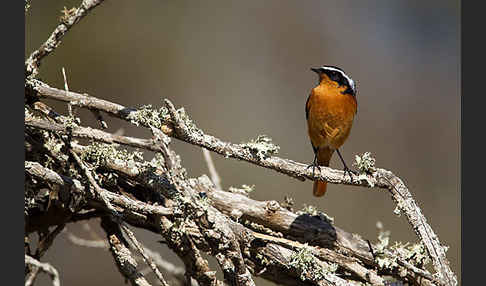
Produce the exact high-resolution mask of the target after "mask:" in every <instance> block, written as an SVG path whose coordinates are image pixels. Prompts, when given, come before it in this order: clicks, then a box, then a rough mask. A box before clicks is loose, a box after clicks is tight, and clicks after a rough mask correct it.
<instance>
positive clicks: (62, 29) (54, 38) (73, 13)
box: [25, 0, 103, 77]
mask: <svg viewBox="0 0 486 286" xmlns="http://www.w3.org/2000/svg"><path fill="white" fill-rule="evenodd" d="M102 2H103V0H83V2H82V3H81V5H80V6H79V7H78V8H77V9H75V10H69V11H68V10H65V11H63V12H64V13H65V14H64V16H63V17H62V21H61V23H60V24H59V25H58V26H57V27H56V29H54V31H53V32H52V34H51V35H50V37H49V38H48V39H47V40H46V41H45V42H44V43H43V44H42V45H41V46H40V47H39V49H37V50H35V51H34V52H33V53H32V54H31V55H30V56H29V58H28V59H27V60H26V61H25V69H26V72H27V76H30V77H35V76H37V74H38V73H39V67H40V65H41V61H42V59H43V58H44V57H45V56H47V55H49V54H50V53H52V52H53V51H54V50H55V49H56V48H57V46H59V44H60V43H61V39H62V38H63V37H64V35H66V33H67V32H68V31H69V30H70V29H71V28H72V27H73V26H74V25H75V24H76V23H78V22H79V21H80V20H81V19H82V18H83V17H84V16H86V15H87V14H88V12H89V11H91V9H93V8H95V7H96V6H98V5H99V4H101V3H102Z"/></svg>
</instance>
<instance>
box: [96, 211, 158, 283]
mask: <svg viewBox="0 0 486 286" xmlns="http://www.w3.org/2000/svg"><path fill="white" fill-rule="evenodd" d="M101 227H102V228H103V229H104V230H105V232H106V236H107V238H108V242H109V244H110V250H111V254H112V255H113V258H114V259H115V262H116V265H117V266H118V270H119V271H120V273H121V274H122V275H123V276H124V277H125V278H126V279H127V280H129V281H130V282H131V284H132V285H133V286H149V285H150V283H149V282H148V281H147V279H146V278H145V277H144V276H143V274H142V273H140V271H138V270H137V266H138V265H137V261H136V260H135V259H134V258H133V256H132V253H131V251H130V249H129V248H128V246H127V245H126V243H125V239H124V237H123V235H122V232H121V229H120V226H119V224H118V223H116V222H113V221H112V220H111V219H110V218H109V217H103V218H102V220H101Z"/></svg>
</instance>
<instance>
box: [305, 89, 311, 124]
mask: <svg viewBox="0 0 486 286" xmlns="http://www.w3.org/2000/svg"><path fill="white" fill-rule="evenodd" d="M312 93H313V92H312V91H311V93H310V94H309V96H308V97H307V101H306V102H305V119H306V120H308V119H309V109H310V106H309V99H310V98H311V96H312Z"/></svg>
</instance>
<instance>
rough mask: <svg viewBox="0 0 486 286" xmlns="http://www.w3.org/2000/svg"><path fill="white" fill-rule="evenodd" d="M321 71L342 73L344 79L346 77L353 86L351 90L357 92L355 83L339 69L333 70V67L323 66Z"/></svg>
mask: <svg viewBox="0 0 486 286" xmlns="http://www.w3.org/2000/svg"><path fill="white" fill-rule="evenodd" d="M321 69H325V70H330V71H336V72H338V73H340V74H341V75H342V76H343V77H345V78H346V79H347V80H348V82H349V84H350V85H351V88H352V89H353V90H356V85H355V84H354V81H353V80H352V79H351V78H350V77H349V76H348V75H347V74H345V73H344V72H343V71H342V70H340V69H337V68H333V67H329V66H323V67H321Z"/></svg>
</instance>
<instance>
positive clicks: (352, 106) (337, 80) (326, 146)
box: [305, 66, 358, 197]
mask: <svg viewBox="0 0 486 286" xmlns="http://www.w3.org/2000/svg"><path fill="white" fill-rule="evenodd" d="M311 70H312V71H313V72H315V73H317V75H318V76H319V84H318V85H317V86H316V87H314V88H313V89H312V91H311V92H310V95H309V97H308V98H307V102H306V104H305V116H306V119H307V128H308V133H309V138H310V140H311V144H312V149H313V150H314V161H313V162H312V164H311V165H310V166H309V167H312V168H313V169H314V168H316V167H317V168H319V166H326V167H328V166H329V161H330V160H331V157H332V155H333V153H334V151H337V153H338V155H339V158H341V161H342V162H343V165H344V171H345V172H346V173H351V170H350V169H349V168H348V167H347V166H346V163H345V162H344V159H343V157H342V156H341V153H339V149H338V148H339V147H341V146H342V145H343V143H344V141H346V139H347V138H348V136H349V132H350V131H351V126H352V125H353V120H354V115H355V114H356V112H357V110H358V102H357V101H356V85H355V83H354V81H353V80H352V79H351V78H350V77H349V76H348V75H346V74H345V73H344V71H343V70H342V69H340V68H337V67H333V66H322V67H320V68H311ZM349 175H350V176H351V174H349ZM326 189H327V182H324V181H314V187H313V194H314V196H316V197H320V196H323V195H324V194H325V193H326Z"/></svg>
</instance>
